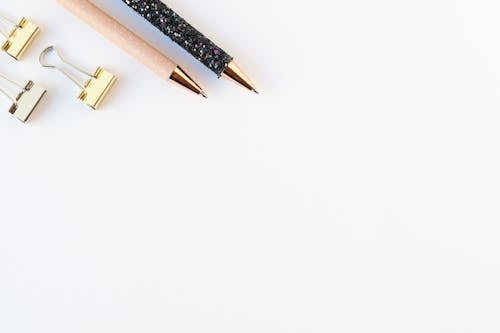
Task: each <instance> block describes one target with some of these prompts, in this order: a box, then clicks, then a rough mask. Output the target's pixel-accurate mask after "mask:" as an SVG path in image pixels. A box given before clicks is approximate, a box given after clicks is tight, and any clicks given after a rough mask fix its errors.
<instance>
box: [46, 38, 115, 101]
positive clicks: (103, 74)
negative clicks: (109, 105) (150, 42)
mask: <svg viewBox="0 0 500 333" xmlns="http://www.w3.org/2000/svg"><path fill="white" fill-rule="evenodd" d="M50 52H54V53H55V54H56V55H57V57H58V58H59V59H60V60H61V61H62V62H63V63H64V64H66V65H68V66H69V67H71V68H73V69H74V70H76V71H77V72H79V73H81V74H84V75H85V76H87V77H89V79H88V80H87V81H86V82H85V83H83V84H82V83H81V82H80V81H79V80H78V79H77V78H76V77H75V76H74V75H73V74H71V73H70V72H69V71H68V70H66V69H64V68H62V67H58V66H56V65H52V64H49V63H47V62H46V61H45V60H46V59H45V57H46V56H47V55H48V54H49V53H50ZM39 61H40V64H41V65H42V67H45V68H51V69H56V70H58V71H59V72H61V73H62V74H64V75H65V76H66V77H67V78H69V79H70V80H71V81H73V83H75V84H76V85H77V86H78V87H79V88H80V89H82V91H81V92H80V94H79V95H78V99H80V100H81V101H82V102H84V103H85V104H87V105H88V106H90V107H91V108H92V109H94V110H96V109H97V108H98V107H99V106H100V105H101V104H102V102H103V101H104V98H105V97H106V96H107V95H108V93H109V91H110V90H111V88H112V87H113V85H114V84H115V82H116V80H117V78H116V76H114V75H113V74H111V73H110V72H108V71H106V70H105V69H104V68H102V67H98V68H97V69H96V71H95V72H94V73H93V74H91V73H89V72H88V71H86V70H83V69H81V68H80V67H78V66H76V65H75V64H73V63H71V62H69V61H67V60H66V59H65V58H63V56H62V55H61V53H60V52H59V51H58V50H57V48H56V47H55V46H49V47H47V48H46V49H45V50H43V51H42V53H40V57H39Z"/></svg>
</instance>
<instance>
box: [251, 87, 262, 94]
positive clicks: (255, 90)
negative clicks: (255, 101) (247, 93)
mask: <svg viewBox="0 0 500 333" xmlns="http://www.w3.org/2000/svg"><path fill="white" fill-rule="evenodd" d="M252 91H253V92H254V93H256V94H257V95H259V94H260V93H259V92H258V91H257V89H255V88H254V89H253V90H252Z"/></svg>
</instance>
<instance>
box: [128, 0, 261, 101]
mask: <svg viewBox="0 0 500 333" xmlns="http://www.w3.org/2000/svg"><path fill="white" fill-rule="evenodd" d="M122 1H123V2H124V3H125V4H127V5H128V6H129V7H130V8H132V9H133V10H135V11H136V12H137V13H138V14H139V15H141V16H142V17H144V18H145V19H146V20H148V21H149V22H150V23H151V24H152V25H154V26H155V27H156V28H157V29H159V30H160V31H161V32H163V33H164V34H165V35H166V36H168V37H169V38H170V39H171V40H173V41H174V42H175V43H177V44H178V45H179V46H181V47H182V48H183V49H184V50H186V51H187V52H189V53H190V54H191V55H192V56H193V57H195V58H196V59H198V60H199V61H201V62H202V63H203V64H204V65H205V66H206V67H208V68H209V69H210V70H211V71H212V72H214V73H215V74H217V76H218V77H220V76H226V77H228V78H230V79H232V80H233V81H235V82H237V83H239V84H241V85H242V86H244V87H245V88H247V89H249V90H252V91H254V92H256V93H257V90H256V89H255V85H254V84H253V83H252V81H251V80H250V79H249V78H248V76H247V75H246V74H245V73H243V71H242V70H241V69H240V68H239V67H238V66H237V65H236V63H235V62H234V60H233V57H231V56H230V55H229V54H228V53H226V52H225V51H224V50H223V49H222V48H220V47H218V46H217V45H215V43H214V42H212V41H211V40H210V39H208V38H207V37H205V36H204V35H203V34H202V33H201V32H199V31H198V30H196V29H195V28H194V27H193V26H192V25H190V24H189V23H188V22H187V21H186V20H184V19H183V18H182V17H181V16H180V15H179V14H177V13H176V12H174V11H173V10H172V9H171V8H169V7H168V6H167V5H166V4H165V3H163V2H162V1H160V0H122Z"/></svg>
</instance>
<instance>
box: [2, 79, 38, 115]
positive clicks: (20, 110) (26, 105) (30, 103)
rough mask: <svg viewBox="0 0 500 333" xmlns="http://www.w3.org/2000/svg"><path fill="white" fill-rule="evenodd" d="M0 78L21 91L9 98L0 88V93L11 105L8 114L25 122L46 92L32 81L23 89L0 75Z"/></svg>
mask: <svg viewBox="0 0 500 333" xmlns="http://www.w3.org/2000/svg"><path fill="white" fill-rule="evenodd" d="M0 78H2V79H3V80H5V81H6V82H8V83H10V84H11V85H13V86H16V87H18V88H20V89H21V92H20V93H19V94H18V95H17V96H16V97H13V96H11V95H10V94H9V93H7V91H6V90H4V89H2V88H0V93H1V94H3V95H4V96H6V97H7V98H8V99H10V100H11V101H12V105H11V107H10V108H9V113H11V114H12V115H14V116H15V117H16V118H17V119H19V120H20V121H22V122H23V123H24V122H26V121H27V120H28V119H29V117H30V116H31V114H32V113H33V111H35V109H36V107H37V106H38V104H39V103H40V101H41V99H42V98H43V96H45V94H46V93H47V91H46V90H45V88H43V87H42V86H40V85H38V84H36V83H34V82H33V81H28V83H27V84H26V85H25V86H24V87H23V86H22V85H20V84H18V83H17V82H15V81H13V80H11V79H9V78H7V77H6V76H4V75H2V74H0Z"/></svg>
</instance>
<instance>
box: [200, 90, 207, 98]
mask: <svg viewBox="0 0 500 333" xmlns="http://www.w3.org/2000/svg"><path fill="white" fill-rule="evenodd" d="M200 95H201V96H203V97H205V98H208V96H207V94H205V92H204V91H202V92H200Z"/></svg>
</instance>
